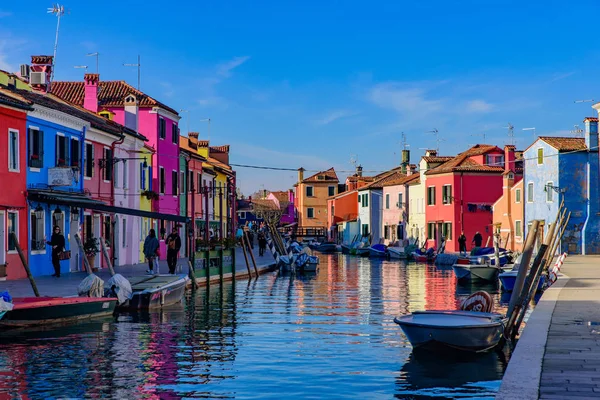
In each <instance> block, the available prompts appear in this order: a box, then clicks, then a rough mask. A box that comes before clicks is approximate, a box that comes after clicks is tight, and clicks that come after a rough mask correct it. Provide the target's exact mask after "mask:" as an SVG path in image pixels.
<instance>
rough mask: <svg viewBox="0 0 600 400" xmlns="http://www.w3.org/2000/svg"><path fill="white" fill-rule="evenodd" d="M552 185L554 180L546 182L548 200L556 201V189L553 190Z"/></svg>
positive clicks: (548, 201)
mask: <svg viewBox="0 0 600 400" xmlns="http://www.w3.org/2000/svg"><path fill="white" fill-rule="evenodd" d="M552 186H554V182H552V181H550V182H546V187H545V188H544V189H545V190H546V202H547V203H552V202H553V201H554V190H552Z"/></svg>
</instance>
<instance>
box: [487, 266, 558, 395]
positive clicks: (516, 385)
mask: <svg viewBox="0 0 600 400" xmlns="http://www.w3.org/2000/svg"><path fill="white" fill-rule="evenodd" d="M568 282H569V277H568V276H567V275H564V274H561V275H559V279H558V280H557V281H556V282H555V283H554V284H553V285H552V286H550V288H548V289H547V290H545V291H544V294H543V295H542V297H541V298H540V300H539V301H538V303H537V305H536V306H535V308H534V309H533V312H532V313H531V315H530V317H529V319H528V320H527V322H526V325H525V329H523V332H522V333H521V337H520V339H519V342H518V343H517V346H516V347H515V350H514V351H513V353H512V356H511V358H510V361H509V362H508V367H507V368H506V371H504V376H503V377H502V383H501V385H500V390H499V391H498V393H497V394H496V399H502V400H504V399H506V400H508V399H532V400H534V399H538V397H539V390H540V380H541V377H542V363H543V362H544V354H545V352H546V343H547V341H548V332H549V330H550V324H551V323H552V315H553V314H554V308H555V307H556V303H557V301H558V297H559V296H560V292H561V291H562V289H563V288H564V287H565V285H566V284H567V283H568Z"/></svg>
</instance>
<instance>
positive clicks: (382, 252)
mask: <svg viewBox="0 0 600 400" xmlns="http://www.w3.org/2000/svg"><path fill="white" fill-rule="evenodd" d="M369 256H370V257H387V246H386V245H384V244H374V245H373V246H371V247H369Z"/></svg>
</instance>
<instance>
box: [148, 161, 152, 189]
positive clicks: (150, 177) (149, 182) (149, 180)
mask: <svg viewBox="0 0 600 400" xmlns="http://www.w3.org/2000/svg"><path fill="white" fill-rule="evenodd" d="M148 190H152V166H148Z"/></svg>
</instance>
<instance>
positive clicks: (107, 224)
mask: <svg viewBox="0 0 600 400" xmlns="http://www.w3.org/2000/svg"><path fill="white" fill-rule="evenodd" d="M103 218H104V224H103V225H104V232H103V233H104V235H103V239H104V240H105V242H106V243H107V246H109V247H110V244H111V243H112V229H111V227H112V225H111V221H110V216H109V215H105V216H104V217H103Z"/></svg>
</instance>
